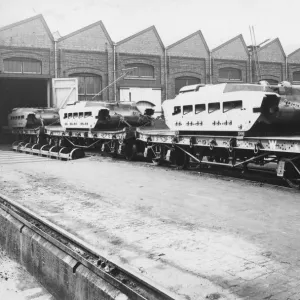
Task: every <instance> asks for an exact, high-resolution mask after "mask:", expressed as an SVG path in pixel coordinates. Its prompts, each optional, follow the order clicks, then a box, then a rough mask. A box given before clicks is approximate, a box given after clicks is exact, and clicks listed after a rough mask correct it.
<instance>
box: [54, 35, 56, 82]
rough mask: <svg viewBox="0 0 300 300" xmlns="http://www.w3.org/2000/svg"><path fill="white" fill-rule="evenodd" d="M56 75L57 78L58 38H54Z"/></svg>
mask: <svg viewBox="0 0 300 300" xmlns="http://www.w3.org/2000/svg"><path fill="white" fill-rule="evenodd" d="M54 77H55V78H57V39H54Z"/></svg>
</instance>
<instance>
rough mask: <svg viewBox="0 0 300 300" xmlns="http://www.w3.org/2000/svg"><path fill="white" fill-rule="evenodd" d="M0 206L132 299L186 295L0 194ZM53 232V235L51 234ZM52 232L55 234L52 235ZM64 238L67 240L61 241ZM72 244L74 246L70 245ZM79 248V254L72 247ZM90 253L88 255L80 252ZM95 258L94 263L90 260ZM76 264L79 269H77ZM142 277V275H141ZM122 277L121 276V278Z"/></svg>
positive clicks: (175, 298) (173, 299)
mask: <svg viewBox="0 0 300 300" xmlns="http://www.w3.org/2000/svg"><path fill="white" fill-rule="evenodd" d="M0 208H1V209H2V210H4V211H5V212H7V213H9V214H10V215H12V216H13V217H14V218H16V219H17V220H19V221H20V222H21V223H22V224H24V226H23V227H22V228H21V229H20V232H22V230H23V228H24V227H25V226H26V227H28V228H30V229H31V230H33V231H34V232H36V233H37V234H39V235H40V236H42V237H43V238H45V239H46V240H47V241H48V242H50V243H51V244H53V245H55V246H56V247H58V248H59V249H60V250H62V251H64V252H65V253H67V254H69V255H70V256H72V257H73V258H74V259H75V260H77V261H78V265H77V267H78V266H79V265H80V264H82V265H84V266H85V267H87V268H88V269H89V270H91V271H92V272H94V273H95V274H96V275H98V276H99V277H101V278H103V279H104V280H105V281H107V282H109V283H110V284H111V285H113V286H114V287H116V288H117V289H118V290H120V291H121V292H122V293H124V294H126V295H127V296H128V297H129V299H134V300H156V299H157V300H181V299H183V298H181V297H179V296H178V295H175V294H174V293H173V292H171V291H167V290H166V289H165V288H163V287H161V286H160V285H159V284H157V283H154V282H153V281H152V280H151V279H148V278H145V277H143V276H141V275H140V274H138V273H137V272H136V271H134V270H132V269H131V268H128V267H127V266H120V264H119V263H116V262H114V261H113V260H112V259H107V258H105V257H103V256H101V255H100V254H99V252H98V251H97V249H95V248H94V247H93V246H91V245H89V244H88V243H86V242H84V241H82V240H80V239H79V238H78V237H76V236H74V235H73V234H71V233H69V232H67V231H66V230H64V229H63V228H60V227H59V226H57V225H55V224H53V223H52V222H50V221H49V220H47V219H45V218H43V217H40V216H38V215H37V214H36V213H34V212H32V211H31V210H29V209H28V208H26V207H24V206H23V205H21V204H19V203H17V202H16V201H14V200H12V199H10V198H8V197H7V196H5V195H3V194H1V193H0ZM49 232H50V233H52V235H51V234H49ZM53 234H54V235H55V237H53ZM61 240H63V241H64V242H62V241H61ZM68 244H69V245H71V246H72V247H70V246H68ZM74 248H75V249H77V250H78V251H77V252H78V253H79V254H78V253H77V252H76V251H75V250H73V249H74ZM82 252H84V253H85V254H87V257H88V258H85V257H84V256H83V255H81V253H82ZM91 261H92V262H91ZM77 267H76V268H77ZM142 277H143V278H142ZM120 278H121V279H120Z"/></svg>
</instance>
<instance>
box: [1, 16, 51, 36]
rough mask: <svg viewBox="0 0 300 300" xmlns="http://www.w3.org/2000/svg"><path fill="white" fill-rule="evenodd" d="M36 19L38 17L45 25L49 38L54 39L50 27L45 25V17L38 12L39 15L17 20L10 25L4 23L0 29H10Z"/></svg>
mask: <svg viewBox="0 0 300 300" xmlns="http://www.w3.org/2000/svg"><path fill="white" fill-rule="evenodd" d="M36 19H40V20H41V22H42V23H43V26H44V27H45V29H46V31H47V34H48V36H49V38H50V39H51V41H53V40H54V39H53V35H52V34H51V31H50V29H49V27H48V25H47V23H46V21H45V19H44V17H43V15H42V14H39V15H36V16H34V17H31V18H27V19H25V20H22V21H19V22H16V23H12V24H10V25H6V26H4V27H1V28H0V31H3V30H7V29H10V28H13V27H16V26H20V25H22V24H26V23H29V22H31V21H33V20H36Z"/></svg>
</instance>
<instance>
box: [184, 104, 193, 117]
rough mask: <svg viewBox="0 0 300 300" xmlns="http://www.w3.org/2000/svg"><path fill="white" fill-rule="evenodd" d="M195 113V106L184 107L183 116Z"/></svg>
mask: <svg viewBox="0 0 300 300" xmlns="http://www.w3.org/2000/svg"><path fill="white" fill-rule="evenodd" d="M192 111H193V105H184V106H183V114H184V115H186V114H188V113H190V112H192Z"/></svg>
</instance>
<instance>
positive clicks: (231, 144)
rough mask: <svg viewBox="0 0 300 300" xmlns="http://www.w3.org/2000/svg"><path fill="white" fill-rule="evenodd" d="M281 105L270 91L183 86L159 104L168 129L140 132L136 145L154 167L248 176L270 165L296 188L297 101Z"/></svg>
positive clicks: (299, 149)
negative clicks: (251, 169) (235, 171)
mask: <svg viewBox="0 0 300 300" xmlns="http://www.w3.org/2000/svg"><path fill="white" fill-rule="evenodd" d="M281 87H284V86H279V87H278V89H280V88H281ZM281 90H282V89H281ZM285 101H286V95H285V94H284V93H283V94H282V95H280V94H278V93H276V91H275V89H274V88H272V87H270V86H268V85H260V84H226V83H224V84H218V85H206V86H204V85H194V86H186V87H183V88H182V89H181V90H180V93H179V95H178V96H177V97H176V98H175V99H173V100H167V101H165V102H164V103H163V110H164V117H165V123H166V125H167V126H168V129H167V130H165V129H164V130H161V129H159V130H155V129H152V130H149V129H148V128H138V129H137V133H136V137H137V143H138V144H139V143H142V144H143V147H142V149H145V150H144V155H145V156H147V157H150V158H151V159H152V160H153V162H155V163H156V164H159V163H161V162H163V161H171V162H173V163H175V164H176V165H177V166H178V167H180V168H184V167H187V166H188V165H189V164H191V163H193V164H199V165H204V164H206V165H207V164H209V165H218V166H224V167H225V166H226V167H230V168H242V169H243V170H246V169H247V166H248V165H249V164H257V165H266V164H270V163H273V164H276V165H277V169H276V170H277V175H278V176H280V177H282V178H284V179H285V180H286V181H287V182H288V183H289V185H290V186H292V187H295V188H300V134H299V132H298V128H299V122H300V119H299V118H298V114H299V110H300V108H299V109H298V108H297V105H298V104H299V103H300V98H299V99H298V98H293V100H292V99H291V100H290V103H289V104H288V105H284V104H283V102H285ZM292 106H293V114H291V107H292ZM288 115H289V117H288ZM144 145H146V146H144Z"/></svg>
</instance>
